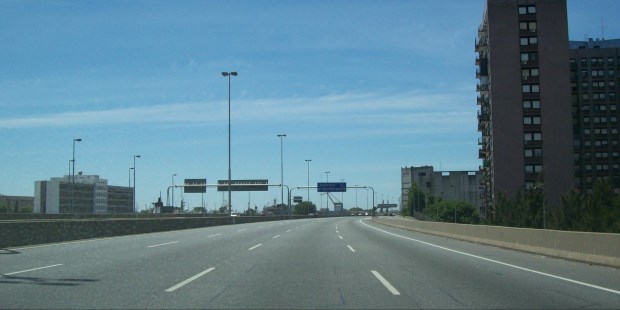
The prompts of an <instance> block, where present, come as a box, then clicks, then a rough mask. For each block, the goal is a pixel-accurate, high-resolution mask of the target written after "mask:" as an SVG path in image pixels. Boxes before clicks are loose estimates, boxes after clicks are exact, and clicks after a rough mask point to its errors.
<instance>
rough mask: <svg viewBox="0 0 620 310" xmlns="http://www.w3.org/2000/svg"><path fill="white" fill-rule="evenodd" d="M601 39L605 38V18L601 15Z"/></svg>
mask: <svg viewBox="0 0 620 310" xmlns="http://www.w3.org/2000/svg"><path fill="white" fill-rule="evenodd" d="M601 40H605V19H604V18H603V17H601Z"/></svg>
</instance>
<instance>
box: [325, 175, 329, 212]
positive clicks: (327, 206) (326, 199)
mask: <svg viewBox="0 0 620 310" xmlns="http://www.w3.org/2000/svg"><path fill="white" fill-rule="evenodd" d="M325 174H326V175H327V181H326V183H329V171H325ZM326 194H327V196H326V197H325V207H326V208H327V210H329V192H327V193H326Z"/></svg>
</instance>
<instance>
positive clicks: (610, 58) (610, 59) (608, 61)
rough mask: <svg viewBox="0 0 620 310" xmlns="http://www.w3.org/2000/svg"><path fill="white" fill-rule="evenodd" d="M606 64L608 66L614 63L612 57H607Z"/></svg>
mask: <svg viewBox="0 0 620 310" xmlns="http://www.w3.org/2000/svg"><path fill="white" fill-rule="evenodd" d="M607 65H608V66H610V67H611V66H613V65H614V58H613V57H608V58H607Z"/></svg>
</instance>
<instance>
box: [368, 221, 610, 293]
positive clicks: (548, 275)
mask: <svg viewBox="0 0 620 310" xmlns="http://www.w3.org/2000/svg"><path fill="white" fill-rule="evenodd" d="M360 223H362V224H364V225H366V226H368V227H370V228H372V229H375V230H378V231H381V232H383V233H386V234H388V235H392V236H396V237H399V238H403V239H407V240H411V241H415V242H418V243H422V244H426V245H428V246H432V247H435V248H438V249H442V250H446V251H449V252H453V253H457V254H461V255H465V256H469V257H473V258H477V259H481V260H484V261H487V262H491V263H496V264H499V265H503V266H506V267H511V268H515V269H519V270H523V271H527V272H531V273H535V274H538V275H541V276H546V277H550V278H554V279H558V280H562V281H566V282H570V283H574V284H579V285H583V286H587V287H591V288H594V289H598V290H601V291H606V292H610V293H614V294H618V295H620V291H618V290H614V289H610V288H606V287H602V286H598V285H594V284H590V283H586V282H581V281H577V280H573V279H569V278H564V277H560V276H556V275H552V274H550V273H545V272H541V271H537V270H534V269H529V268H525V267H520V266H517V265H512V264H508V263H504V262H500V261H497V260H493V259H490V258H486V257H482V256H478V255H474V254H469V253H466V252H461V251H457V250H453V249H450V248H446V247H443V246H440V245H436V244H432V243H429V242H425V241H422V240H417V239H413V238H409V237H405V236H401V235H398V234H395V233H391V232H389V231H385V230H383V229H379V228H376V227H373V226H370V225H368V224H366V223H364V222H362V220H360Z"/></svg>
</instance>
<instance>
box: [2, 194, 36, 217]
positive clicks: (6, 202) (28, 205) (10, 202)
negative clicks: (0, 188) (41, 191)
mask: <svg viewBox="0 0 620 310" xmlns="http://www.w3.org/2000/svg"><path fill="white" fill-rule="evenodd" d="M33 203H34V197H32V196H6V195H2V194H0V212H3V213H30V212H32V205H33Z"/></svg>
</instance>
